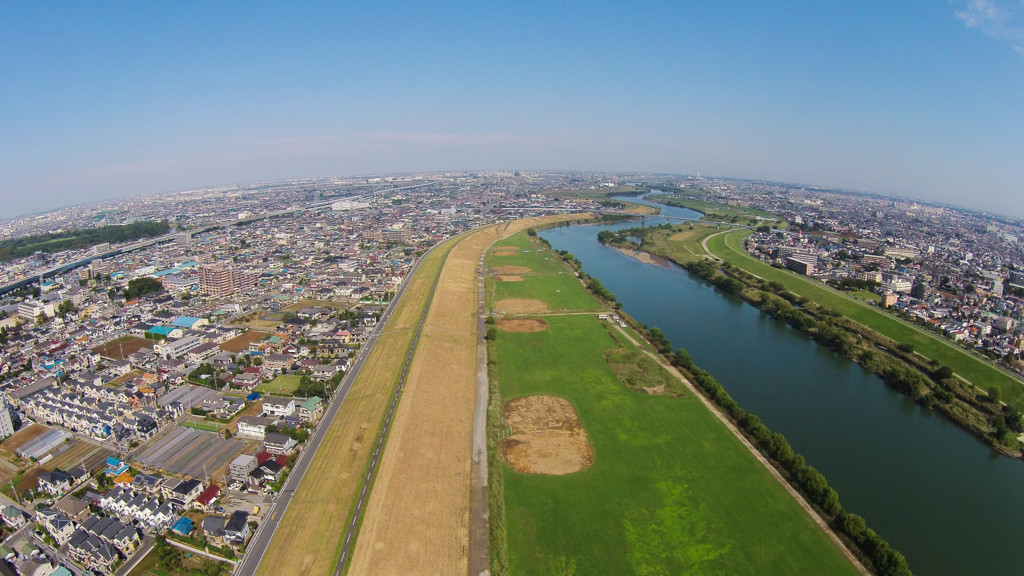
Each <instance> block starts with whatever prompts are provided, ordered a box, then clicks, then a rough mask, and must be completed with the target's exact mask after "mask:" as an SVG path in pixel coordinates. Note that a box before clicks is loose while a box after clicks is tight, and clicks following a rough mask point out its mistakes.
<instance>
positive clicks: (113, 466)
mask: <svg viewBox="0 0 1024 576" xmlns="http://www.w3.org/2000/svg"><path fill="white" fill-rule="evenodd" d="M127 470H128V465H127V464H125V463H124V462H121V461H120V460H118V459H117V458H114V457H113V456H109V457H107V470H106V472H107V476H120V475H121V474H122V473H123V472H125V471H127Z"/></svg>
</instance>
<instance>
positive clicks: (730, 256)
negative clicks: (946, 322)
mask: <svg viewBox="0 0 1024 576" xmlns="http://www.w3.org/2000/svg"><path fill="white" fill-rule="evenodd" d="M749 234H750V231H749V230H736V231H733V232H729V233H728V234H722V235H718V236H713V237H712V238H711V239H709V240H708V243H707V244H708V249H709V250H710V251H711V252H712V253H713V254H714V255H715V256H718V257H719V258H721V259H722V260H724V261H726V262H728V263H730V264H732V265H734V266H736V267H738V268H741V269H743V270H746V271H747V272H749V273H751V274H755V275H757V276H760V277H762V278H765V279H767V280H775V281H778V282H781V283H782V284H783V285H784V286H785V287H786V289H787V290H790V291H791V292H793V293H795V294H798V295H800V296H803V297H804V298H807V299H808V300H812V301H814V302H817V303H819V304H823V305H825V306H827V307H829V308H831V309H833V310H835V311H836V312H839V313H841V314H843V315H845V316H847V317H848V318H850V319H852V320H854V321H856V322H859V323H861V324H863V325H865V326H868V327H869V328H871V329H873V330H875V331H876V332H878V333H879V334H882V335H884V336H887V337H889V338H892V339H893V340H895V341H897V342H901V343H906V344H911V345H913V346H914V350H916V351H917V352H918V353H920V354H922V355H923V356H925V357H926V358H930V359H934V360H936V361H938V362H940V363H941V364H943V365H944V366H949V367H950V368H952V369H953V371H954V372H955V373H956V374H957V375H959V376H960V377H962V378H964V379H966V380H968V381H969V382H971V383H972V384H974V385H975V386H978V387H980V388H982V389H984V390H988V388H989V387H991V386H995V387H997V388H999V391H1000V393H1001V394H1002V400H1003V401H1004V402H1006V403H1007V404H1010V405H1011V406H1013V407H1014V408H1017V409H1018V410H1024V386H1022V385H1021V382H1020V381H1019V380H1017V379H1016V378H1014V377H1012V376H1010V375H1009V374H1007V373H1005V372H1003V371H1001V370H1000V369H999V368H996V367H995V366H993V365H991V364H989V363H987V362H985V361H984V360H982V359H980V358H978V357H976V356H973V355H972V354H970V353H969V352H968V351H966V350H964V349H963V348H960V347H959V346H956V345H955V344H953V343H951V342H949V341H948V340H946V339H945V338H943V337H941V336H939V335H936V334H933V333H931V332H929V331H926V330H924V329H922V328H921V327H919V326H916V325H913V324H910V323H909V322H905V321H903V320H900V319H898V318H894V317H893V316H891V315H889V314H888V313H886V312H882V311H881V310H878V309H877V308H873V307H871V306H868V305H866V304H864V303H863V302H860V301H858V300H855V299H854V298H851V297H848V296H846V295H844V294H842V293H840V292H839V291H837V290H833V289H831V288H829V287H827V286H824V285H822V284H820V283H817V282H815V281H813V280H809V279H807V278H806V277H804V276H800V275H797V274H795V273H793V272H789V271H787V270H780V269H778V268H773V267H771V266H769V265H768V264H765V263H764V262H761V261H760V260H757V259H755V258H753V257H751V256H749V255H748V254H747V253H746V251H745V250H743V248H742V246H741V242H742V241H743V239H744V238H746V237H747V236H748V235H749Z"/></svg>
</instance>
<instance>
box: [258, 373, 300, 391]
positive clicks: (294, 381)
mask: <svg viewBox="0 0 1024 576" xmlns="http://www.w3.org/2000/svg"><path fill="white" fill-rule="evenodd" d="M301 383H302V376H296V375H294V374H280V375H278V376H277V377H276V378H274V379H273V380H271V381H270V382H263V383H262V384H260V385H259V386H257V387H256V391H257V392H259V393H260V394H278V395H283V396H291V395H292V393H293V392H295V390H296V389H297V388H298V387H299V384H301Z"/></svg>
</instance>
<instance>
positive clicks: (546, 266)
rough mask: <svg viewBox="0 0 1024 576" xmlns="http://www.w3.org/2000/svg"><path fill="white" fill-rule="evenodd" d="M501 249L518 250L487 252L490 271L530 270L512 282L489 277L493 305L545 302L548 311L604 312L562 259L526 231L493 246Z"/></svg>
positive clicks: (486, 261) (486, 262)
mask: <svg viewBox="0 0 1024 576" xmlns="http://www.w3.org/2000/svg"><path fill="white" fill-rule="evenodd" d="M501 246H516V247H518V248H519V249H520V250H519V251H518V252H517V253H515V254H514V255H508V256H505V255H498V254H495V252H494V250H490V251H488V253H487V256H486V258H485V260H484V263H485V265H486V266H487V269H488V270H489V271H493V270H494V269H495V268H499V267H501V266H521V267H523V268H529V269H530V270H531V271H530V272H528V273H523V274H522V275H520V276H521V277H522V280H517V281H511V282H510V281H503V280H498V279H496V278H493V277H492V276H491V275H490V274H488V288H489V290H488V293H490V294H493V295H494V302H499V301H501V300H505V299H508V298H526V299H531V300H541V301H543V302H545V303H547V305H548V310H549V311H551V312H580V311H584V312H585V311H594V312H597V311H601V310H604V305H602V304H601V303H600V302H599V301H598V300H597V299H596V298H594V297H593V296H591V295H590V294H589V293H588V292H587V291H586V290H583V288H582V286H581V285H580V281H579V279H578V278H577V277H576V275H575V273H574V272H573V271H572V270H571V269H570V268H569V266H568V265H566V264H565V262H563V261H562V259H561V257H560V256H559V255H558V254H556V253H554V252H552V251H551V250H549V249H548V248H546V247H545V246H544V245H543V244H541V243H540V242H539V241H538V240H536V239H533V238H530V237H529V236H527V234H526V232H525V231H524V232H520V233H518V234H515V235H513V236H511V237H510V238H508V239H505V240H502V241H501V242H498V243H497V244H495V248H500V247H501Z"/></svg>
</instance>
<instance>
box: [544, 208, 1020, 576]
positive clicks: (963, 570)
mask: <svg viewBox="0 0 1024 576" xmlns="http://www.w3.org/2000/svg"><path fill="white" fill-rule="evenodd" d="M622 200H628V201H633V202H635V201H638V200H637V199H634V198H624V199H622ZM645 203H646V202H645ZM652 205H653V204H652ZM657 206H658V207H660V208H662V210H663V212H664V213H665V215H668V216H677V217H684V218H699V216H700V215H699V214H698V213H696V212H693V211H691V210H686V209H683V208H673V207H666V206H661V205H657ZM652 220H653V218H651V217H648V222H649V223H650V222H651V221H652ZM633 226H636V223H635V222H627V223H620V224H614V225H608V226H604V225H602V226H594V225H585V226H570V227H562V228H553V229H549V230H545V231H543V232H541V233H540V234H541V236H542V237H544V238H545V239H547V240H548V241H549V242H550V243H551V245H552V246H553V247H554V249H556V250H567V251H569V252H571V253H572V254H573V255H575V256H576V258H577V259H579V260H580V261H581V262H582V265H583V269H584V271H585V272H587V274H589V275H591V276H593V277H595V278H598V279H600V281H601V283H602V284H603V285H604V286H605V287H606V288H607V289H608V290H609V291H611V292H612V293H614V294H615V296H616V297H617V299H618V301H619V302H621V303H622V307H623V310H624V311H625V312H627V313H628V314H630V315H631V316H632V317H634V318H636V319H637V320H638V321H640V322H643V323H644V324H646V325H648V326H650V327H655V326H656V327H658V328H660V329H661V330H662V332H664V334H665V335H666V336H667V337H668V338H669V339H670V340H671V341H672V344H673V346H675V347H677V348H684V349H685V350H686V351H687V352H689V354H690V355H691V356H692V357H693V359H694V361H695V362H696V364H697V366H699V367H701V368H703V369H704V370H707V371H708V372H710V373H711V374H713V375H714V377H715V378H716V379H717V380H718V381H719V382H721V384H722V385H723V386H724V388H725V389H726V390H727V391H728V393H729V394H730V395H731V396H732V397H733V398H734V399H735V400H736V402H737V403H739V405H740V406H741V407H742V408H744V409H746V410H747V411H749V412H751V413H753V414H757V415H758V416H759V417H760V418H761V420H762V421H763V422H764V423H765V424H766V425H767V426H768V427H769V428H771V429H772V430H773V431H776V432H781V433H782V434H784V435H785V436H786V437H787V438H788V439H789V442H790V444H791V445H792V447H793V449H794V450H795V451H796V452H797V453H800V454H802V455H803V456H804V457H805V458H806V459H807V463H808V464H809V465H812V466H814V467H815V468H817V469H818V470H820V471H821V472H822V473H823V474H824V475H825V477H826V478H827V479H828V482H829V484H830V485H831V486H832V487H833V488H834V489H835V490H836V491H837V492H838V493H839V496H840V498H841V499H842V503H843V507H844V508H845V509H846V510H847V511H849V512H852V513H855V514H858V515H860V516H863V517H864V518H865V519H866V520H867V522H868V526H870V527H871V528H872V529H874V530H875V531H877V532H878V533H879V534H881V536H882V537H884V538H885V539H886V540H888V541H889V542H890V543H891V544H892V545H893V547H895V548H896V549H898V550H900V551H901V552H903V553H904V554H905V555H906V557H907V560H908V561H909V562H910V566H911V568H913V570H914V572H915V573H917V574H922V575H925V576H945V575H948V576H962V575H965V574H987V575H1001V574H1005V575H1011V574H1013V575H1018V574H1021V573H1022V572H1024V465H1022V464H1021V462H1020V461H1019V460H1014V459H1011V458H1007V457H1005V456H1003V455H1001V454H999V453H998V452H995V451H994V450H992V449H991V448H989V447H988V446H986V445H985V444H982V443H981V442H979V441H978V440H976V439H974V438H973V437H971V436H970V435H968V434H967V433H965V432H964V431H962V430H961V429H959V428H958V427H957V426H955V425H954V424H952V423H950V422H948V421H947V420H945V419H944V418H943V417H941V416H939V415H937V414H935V413H934V412H931V411H930V410H927V409H925V408H922V407H920V406H918V405H917V404H915V403H914V402H913V401H911V400H909V399H907V398H906V397H904V396H903V395H902V394H900V393H899V392H896V391H894V390H891V389H890V388H888V387H887V386H886V385H885V384H884V383H883V382H882V380H881V379H879V378H878V377H877V376H874V375H873V374H870V373H868V372H866V371H864V370H863V369H861V367H860V366H858V365H857V364H855V363H853V362H851V361H849V360H847V359H846V358H843V357H842V356H840V355H838V354H836V353H834V352H831V351H829V350H828V349H826V348H824V347H822V346H820V345H818V344H816V343H815V342H813V341H812V340H810V339H809V338H807V337H806V336H804V335H802V334H800V333H799V332H797V331H796V330H793V329H791V328H790V327H788V326H786V325H785V324H783V323H781V322H777V321H775V320H773V319H771V318H770V317H768V316H767V315H765V314H762V313H761V312H760V311H758V310H757V309H756V308H754V307H752V306H749V305H747V304H745V303H744V302H743V301H742V300H740V299H739V298H738V297H735V296H731V295H728V294H725V293H722V292H720V291H718V290H716V289H715V288H713V287H712V286H711V285H709V284H707V283H705V282H704V281H702V280H700V279H699V278H697V277H696V276H694V275H692V274H690V273H689V272H687V271H685V270H683V269H682V268H679V267H676V266H674V265H673V266H670V267H668V268H666V267H661V266H653V265H649V264H643V263H641V262H639V261H637V260H635V259H633V258H630V257H628V256H625V255H623V254H620V253H619V252H617V251H615V250H614V249H612V248H609V247H606V246H603V245H601V244H600V243H599V242H598V241H597V233H598V232H599V231H601V230H619V229H623V228H629V227H633Z"/></svg>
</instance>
